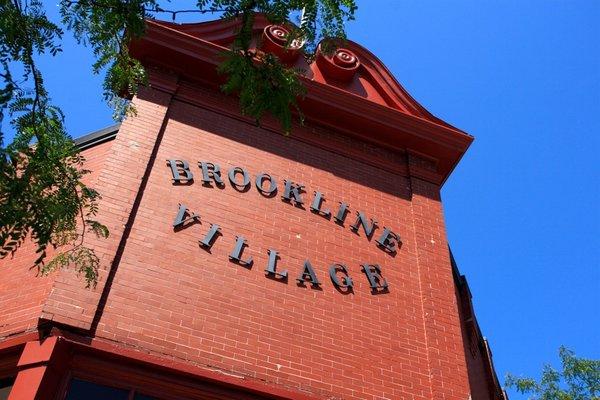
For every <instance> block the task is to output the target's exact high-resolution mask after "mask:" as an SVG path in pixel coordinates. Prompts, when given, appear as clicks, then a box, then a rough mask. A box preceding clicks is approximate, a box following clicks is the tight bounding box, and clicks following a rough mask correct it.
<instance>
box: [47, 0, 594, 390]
mask: <svg viewBox="0 0 600 400" xmlns="http://www.w3.org/2000/svg"><path fill="white" fill-rule="evenodd" d="M55 3H56V1H47V2H46V4H47V5H46V6H47V7H48V9H49V12H50V14H51V15H54V16H56V10H55V8H56V6H55ZM173 3H174V4H171V6H173V7H175V6H178V5H179V2H178V1H177V2H173ZM358 4H359V10H358V14H357V20H356V21H355V22H353V23H351V24H349V26H348V36H349V37H350V38H351V39H353V40H354V41H356V42H358V43H360V44H362V45H364V46H365V47H367V48H368V49H370V50H371V51H372V52H373V53H374V54H375V55H377V56H379V57H380V58H381V60H382V61H383V62H384V63H385V64H386V65H387V66H388V68H389V69H390V70H391V71H392V73H393V74H394V75H395V76H396V78H397V79H398V81H399V82H400V83H401V84H402V85H403V86H404V87H405V88H406V89H407V90H408V91H409V93H411V94H412V95H413V96H414V97H415V98H416V99H417V100H418V101H419V102H421V104H423V105H424V106H425V107H426V108H427V109H428V110H429V111H431V112H432V113H433V114H434V115H436V116H438V117H440V118H442V119H444V120H446V121H448V122H449V123H451V124H453V125H455V126H457V127H459V128H461V129H463V130H465V131H467V132H469V133H470V134H472V135H474V136H475V138H476V140H475V142H474V144H473V145H472V146H471V148H470V149H469V151H468V152H467V154H466V155H465V157H464V158H463V160H462V162H461V163H460V165H459V166H458V168H457V169H456V170H455V171H454V174H453V175H452V176H451V178H450V179H449V180H448V181H447V183H446V184H445V186H444V188H443V200H444V206H445V213H446V222H447V228H448V234H449V238H450V244H451V247H452V250H453V252H454V255H455V257H456V260H457V263H458V265H459V268H460V270H461V272H462V273H463V274H465V275H466V276H467V279H468V281H469V284H470V287H471V291H472V294H473V301H474V306H475V310H476V313H477V317H478V320H479V324H480V326H481V329H482V331H483V333H484V335H485V336H486V337H487V338H488V339H489V341H490V344H491V347H492V350H493V354H494V362H495V365H496V370H497V372H498V375H499V377H500V379H501V380H503V377H504V375H505V373H506V372H508V371H511V372H513V373H515V374H518V375H520V374H523V375H532V376H539V372H540V370H541V366H542V364H543V363H544V362H550V363H553V364H555V365H558V357H557V350H558V347H559V346H560V345H565V346H567V347H569V348H571V349H573V350H574V351H575V352H576V353H577V354H578V355H581V356H586V357H590V358H596V359H600V318H599V316H598V314H599V310H600V272H599V269H600V206H599V203H600V202H599V200H600V189H599V187H600V174H599V170H600V162H599V161H600V160H599V156H598V154H599V152H600V140H599V137H600V2H599V1H596V0H588V1H584V0H561V1H558V0H527V1H522V0H485V1H476V0H453V1H450V0H443V1H440V0H435V1H434V0H419V1H417V0H389V1H383V0H371V1H366V0H359V3H358ZM66 37H67V38H69V34H67V35H66ZM91 63H92V57H91V54H90V52H89V50H86V49H82V48H81V47H78V46H75V44H74V42H73V41H72V40H70V38H69V40H67V41H66V44H65V51H64V53H63V54H61V55H60V56H59V57H57V58H55V59H53V60H49V59H47V58H43V59H41V60H40V66H41V68H42V69H43V72H44V73H45V76H46V80H47V84H48V87H49V89H50V93H51V94H52V96H53V98H54V100H55V102H56V103H58V104H59V105H60V106H61V107H62V109H63V111H64V112H65V114H66V117H67V127H68V128H69V131H70V132H71V134H72V136H74V137H77V136H80V135H82V134H85V133H88V132H90V131H94V130H97V129H100V128H102V127H105V126H107V125H110V124H111V123H112V120H111V110H110V109H109V108H108V107H107V106H106V105H105V104H104V103H103V102H102V98H101V97H102V96H101V78H100V77H93V76H92V75H91V67H90V65H91ZM509 394H510V396H511V399H517V400H519V399H524V398H525V397H522V396H519V395H516V394H515V393H513V392H509Z"/></svg>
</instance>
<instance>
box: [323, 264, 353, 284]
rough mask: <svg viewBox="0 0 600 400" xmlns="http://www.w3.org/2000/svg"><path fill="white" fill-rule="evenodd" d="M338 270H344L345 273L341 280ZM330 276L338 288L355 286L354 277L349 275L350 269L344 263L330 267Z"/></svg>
mask: <svg viewBox="0 0 600 400" xmlns="http://www.w3.org/2000/svg"><path fill="white" fill-rule="evenodd" d="M338 271H341V272H343V273H344V275H345V276H344V277H343V278H342V280H341V281H340V279H339V278H338V276H337V272H338ZM329 277H330V278H331V281H332V282H333V284H334V285H335V286H337V287H338V288H341V289H352V287H353V286H354V283H353V282H352V278H350V275H348V270H347V269H346V266H345V265H344V264H332V265H331V267H329Z"/></svg>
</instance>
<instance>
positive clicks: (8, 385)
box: [0, 377, 15, 400]
mask: <svg viewBox="0 0 600 400" xmlns="http://www.w3.org/2000/svg"><path fill="white" fill-rule="evenodd" d="M14 384H15V378H14V377H10V378H2V379H0V400H7V399H8V395H9V394H10V389H12V387H13V385H14Z"/></svg>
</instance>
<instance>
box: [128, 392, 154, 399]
mask: <svg viewBox="0 0 600 400" xmlns="http://www.w3.org/2000/svg"><path fill="white" fill-rule="evenodd" d="M133 400H158V399H157V398H156V397H152V396H147V395H145V394H141V393H136V394H135V396H134V397H133Z"/></svg>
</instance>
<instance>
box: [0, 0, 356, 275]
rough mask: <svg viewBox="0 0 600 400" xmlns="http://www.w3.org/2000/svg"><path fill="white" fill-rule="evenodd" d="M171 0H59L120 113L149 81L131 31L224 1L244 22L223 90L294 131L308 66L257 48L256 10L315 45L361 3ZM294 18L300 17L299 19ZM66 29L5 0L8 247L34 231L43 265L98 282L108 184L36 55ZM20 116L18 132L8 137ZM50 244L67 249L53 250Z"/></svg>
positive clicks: (0, 20)
mask: <svg viewBox="0 0 600 400" xmlns="http://www.w3.org/2000/svg"><path fill="white" fill-rule="evenodd" d="M163 4H167V5H169V3H168V1H157V0H77V1H75V0H61V1H59V4H58V6H59V9H60V14H61V16H62V21H61V22H62V24H63V26H64V27H66V29H67V30H69V31H71V32H72V34H73V35H74V36H75V38H76V39H77V40H78V41H79V43H80V44H82V45H85V46H89V47H90V48H91V49H92V50H93V52H94V55H95V57H96V61H95V63H94V65H93V66H92V70H93V72H94V73H104V74H105V79H104V84H103V89H104V98H105V99H106V101H108V102H109V104H111V105H112V106H113V107H114V110H115V117H116V118H117V119H119V118H123V117H124V116H126V115H127V114H128V113H130V112H135V110H134V109H133V107H132V106H131V105H130V104H129V103H128V101H127V100H126V99H125V98H123V95H124V94H127V95H135V94H136V92H137V90H138V88H139V86H140V85H143V84H145V82H146V72H145V70H144V68H143V66H142V65H141V64H140V62H139V61H137V60H135V59H134V58H132V57H131V56H130V55H129V49H128V45H129V43H130V41H131V40H132V39H134V38H136V37H140V36H141V35H143V34H144V28H145V22H144V20H145V19H146V18H153V17H156V16H160V15H164V14H166V15H169V14H170V15H171V16H172V17H173V19H175V17H176V15H178V14H179V13H183V12H197V13H202V14H204V13H214V14H215V15H218V16H219V17H221V18H228V19H230V18H236V19H239V20H240V22H241V24H240V28H239V30H238V31H237V32H236V39H235V41H234V44H233V46H232V47H231V49H229V50H228V52H227V54H226V57H225V61H224V62H223V63H222V65H221V66H220V68H219V70H220V71H221V72H222V73H223V74H226V76H227V77H228V80H227V82H226V83H225V85H224V86H223V90H224V91H225V92H226V93H233V94H235V95H237V96H239V99H240V109H241V112H242V113H244V114H246V115H248V116H250V117H252V118H254V119H256V121H259V120H260V119H261V117H263V116H264V115H265V114H271V115H273V116H274V117H276V118H277V119H278V120H279V121H280V123H281V126H282V129H283V130H284V131H285V132H286V133H287V132H289V130H290V128H291V125H292V110H293V109H296V110H297V111H299V110H298V107H297V103H296V100H297V98H298V96H301V95H302V94H303V87H302V85H301V83H300V81H299V79H298V73H299V71H296V70H293V69H290V68H288V67H286V66H285V65H283V64H282V63H280V61H279V60H278V59H277V57H275V56H273V55H270V54H260V53H259V52H257V51H256V50H253V49H252V48H251V46H252V26H253V22H254V16H255V13H257V12H260V13H264V14H265V16H266V17H267V19H268V20H269V21H271V22H272V23H276V24H283V23H285V24H286V25H287V26H288V27H289V28H290V34H289V37H288V39H287V40H288V44H291V43H293V42H294V41H301V42H302V44H303V50H304V53H305V55H306V56H307V57H311V56H312V55H313V54H314V52H315V49H316V47H317V44H318V43H319V42H320V41H321V40H322V39H329V38H336V39H343V38H344V24H345V22H346V21H348V20H351V19H353V18H354V12H355V11H356V5H355V2H354V0H198V1H197V7H196V8H195V9H193V10H170V9H166V8H163ZM171 4H175V3H171ZM293 18H296V20H297V21H296V22H297V23H296V24H288V21H289V20H290V19H293ZM63 34H64V32H63V29H62V28H61V26H59V25H58V23H57V22H53V21H50V20H49V18H48V17H47V15H46V12H45V9H44V5H43V3H42V1H40V0H0V64H1V69H2V72H1V73H0V77H1V78H2V81H3V86H2V87H0V123H1V124H2V125H1V129H0V258H3V257H7V256H9V255H13V254H14V253H15V252H16V251H17V250H18V249H19V248H20V247H21V245H22V244H23V243H24V241H25V240H26V238H27V236H28V235H29V236H30V237H31V239H32V240H33V242H34V244H35V245H36V246H37V254H38V257H37V259H36V261H35V263H34V264H35V267H37V268H38V269H39V271H40V272H41V273H43V274H44V273H49V272H50V271H52V270H55V269H57V268H63V267H66V266H74V268H75V269H76V271H78V272H79V273H81V274H83V275H84V277H85V279H86V282H87V283H88V285H93V284H95V282H96V280H97V269H98V267H99V259H98V257H97V256H96V255H95V254H94V251H93V249H90V248H87V247H86V246H85V243H86V242H85V240H84V237H85V235H86V233H92V234H94V235H97V236H101V237H107V236H108V229H107V228H106V226H104V225H103V224H102V223H101V222H99V221H97V220H96V219H95V216H96V213H97V212H98V200H99V198H100V195H99V193H98V192H97V191H95V190H94V189H93V188H91V187H89V186H87V185H86V184H84V183H83V182H82V178H83V177H84V176H85V175H86V174H87V173H88V172H89V171H86V170H85V169H83V163H84V158H83V157H82V155H81V154H80V153H79V150H78V148H77V147H76V146H75V145H74V144H73V141H72V140H71V138H70V137H69V135H68V134H67V132H66V130H65V125H64V116H63V114H62V112H61V110H60V109H59V108H58V107H56V106H55V105H53V104H52V101H51V97H50V95H49V93H48V92H47V90H46V87H45V85H44V79H43V74H42V71H40V70H39V69H38V67H37V64H36V59H37V58H38V57H41V56H49V57H52V56H56V55H57V54H58V53H60V52H61V50H62V48H61V39H62V37H63ZM328 43H329V42H328ZM15 71H17V72H15ZM15 76H16V78H15ZM6 117H8V118H6ZM5 119H8V120H9V121H8V123H5ZM9 128H10V129H12V131H13V132H14V139H13V140H12V141H11V143H8V144H6V145H5V143H4V139H5V138H6V137H7V132H8V130H7V129H9ZM49 247H54V248H60V249H61V250H60V252H59V253H58V254H57V255H56V256H55V257H54V258H53V259H52V260H51V261H49V262H47V261H46V253H47V250H48V248H49ZM65 249H66V250H65Z"/></svg>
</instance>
